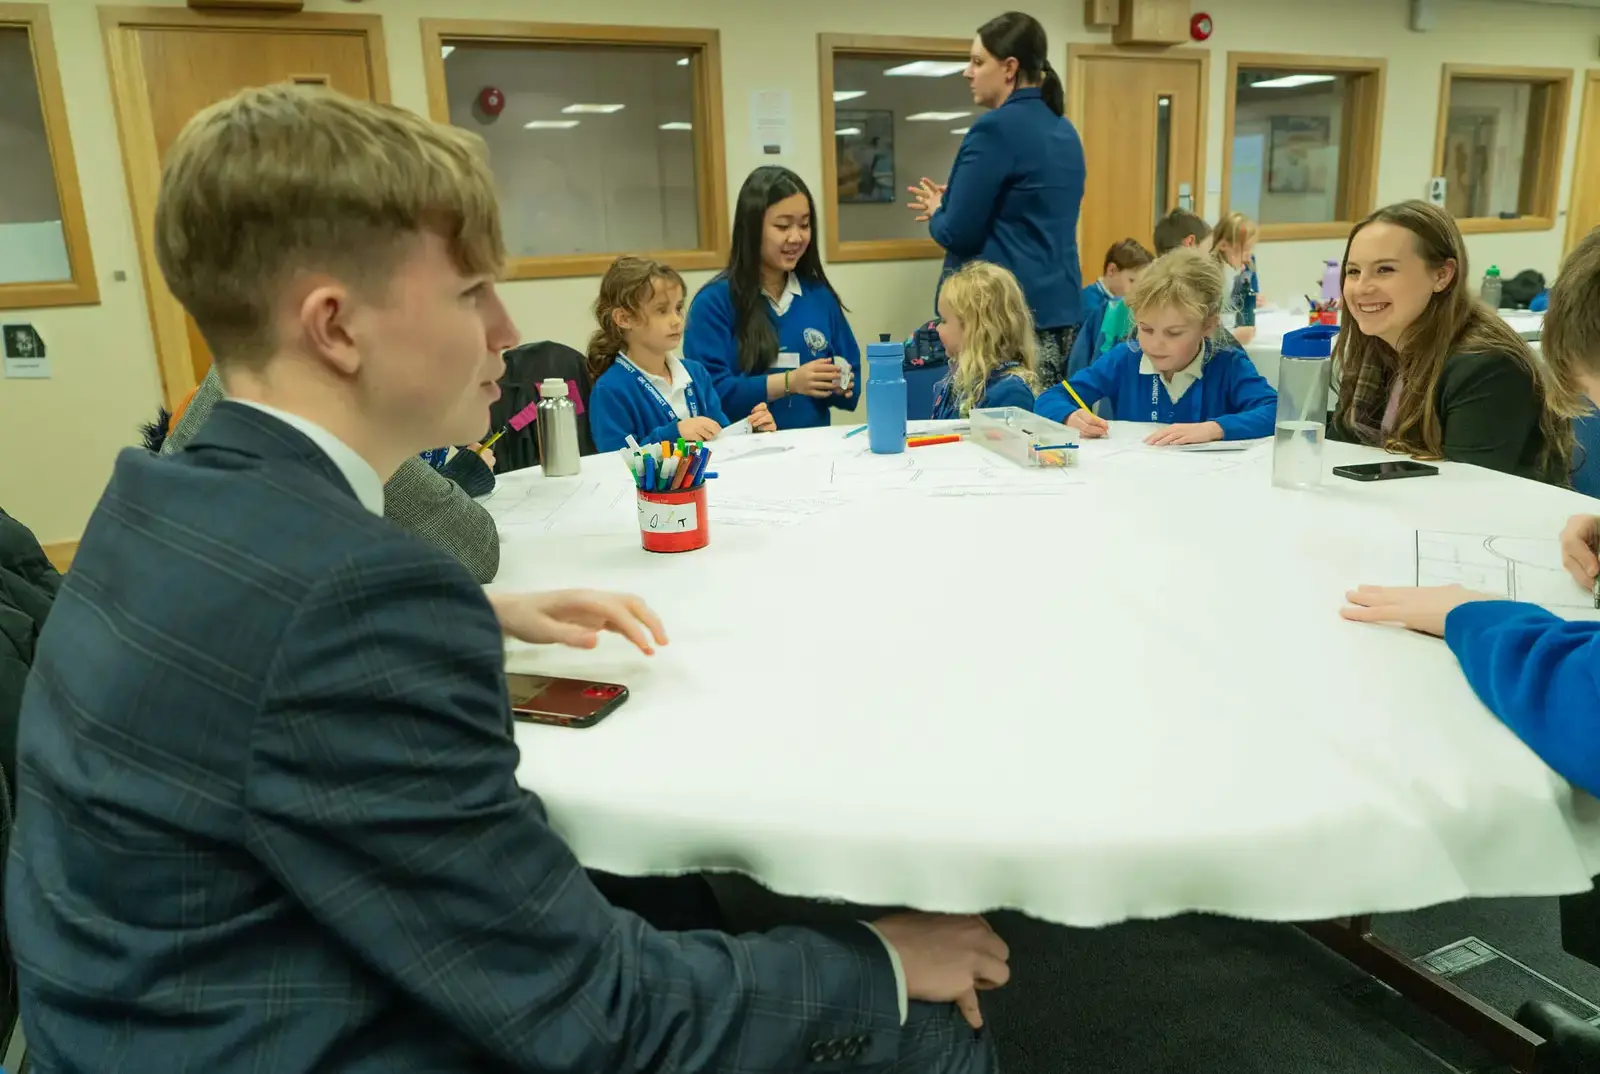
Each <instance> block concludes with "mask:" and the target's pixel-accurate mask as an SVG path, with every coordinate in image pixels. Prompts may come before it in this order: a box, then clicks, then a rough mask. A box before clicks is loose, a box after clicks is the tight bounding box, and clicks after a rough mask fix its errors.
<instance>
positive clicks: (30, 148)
mask: <svg viewBox="0 0 1600 1074" xmlns="http://www.w3.org/2000/svg"><path fill="white" fill-rule="evenodd" d="M0 161H4V162H5V166H4V167H0V284H6V283H48V282H51V281H54V280H70V279H71V278H72V268H71V266H70V265H69V264H68V262H67V240H66V232H65V231H64V230H63V229H62V227H61V202H60V199H59V198H58V197H57V195H56V173H55V168H54V167H53V166H52V165H51V163H50V136H49V134H48V132H47V131H46V130H45V126H44V109H43V108H41V107H40V106H39V83H38V80H37V78H36V77H35V75H34V70H33V49H32V47H31V46H30V43H29V41H28V31H27V29H26V28H25V27H21V26H8V27H3V28H0Z"/></svg>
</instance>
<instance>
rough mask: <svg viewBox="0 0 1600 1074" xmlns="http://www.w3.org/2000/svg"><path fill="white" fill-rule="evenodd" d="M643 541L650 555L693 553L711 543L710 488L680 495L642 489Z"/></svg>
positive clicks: (640, 526) (641, 521)
mask: <svg viewBox="0 0 1600 1074" xmlns="http://www.w3.org/2000/svg"><path fill="white" fill-rule="evenodd" d="M638 502H639V540H640V541H641V542H642V543H643V544H644V550H645V551H646V552H693V551H694V550H695V549H696V548H704V547H705V546H706V545H707V544H708V543H710V541H711V519H710V518H709V517H708V516H707V514H706V487H705V485H701V486H700V487H699V488H697V489H684V490H680V491H677V492H646V491H645V490H644V489H640V490H639V501H638Z"/></svg>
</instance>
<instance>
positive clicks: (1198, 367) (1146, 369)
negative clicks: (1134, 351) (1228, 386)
mask: <svg viewBox="0 0 1600 1074" xmlns="http://www.w3.org/2000/svg"><path fill="white" fill-rule="evenodd" d="M1200 351H1201V353H1199V354H1197V355H1195V356H1194V361H1192V362H1190V363H1189V364H1188V365H1187V366H1185V367H1184V368H1183V369H1180V370H1178V371H1177V372H1176V373H1174V374H1172V379H1171V380H1170V381H1169V380H1167V379H1166V378H1165V377H1162V376H1161V371H1160V370H1159V369H1157V368H1156V367H1155V366H1154V365H1152V364H1150V358H1149V356H1148V355H1145V354H1140V355H1139V372H1141V373H1143V374H1144V375H1145V376H1156V377H1161V386H1162V387H1163V388H1165V389H1166V390H1167V398H1168V399H1171V400H1172V401H1173V402H1174V403H1176V402H1177V401H1178V400H1179V399H1182V398H1183V397H1184V395H1185V394H1187V393H1188V391H1189V389H1190V388H1192V387H1193V386H1194V384H1195V382H1196V381H1198V380H1199V379H1200V378H1201V377H1203V376H1205V374H1206V362H1205V347H1204V345H1202V346H1201V348H1200Z"/></svg>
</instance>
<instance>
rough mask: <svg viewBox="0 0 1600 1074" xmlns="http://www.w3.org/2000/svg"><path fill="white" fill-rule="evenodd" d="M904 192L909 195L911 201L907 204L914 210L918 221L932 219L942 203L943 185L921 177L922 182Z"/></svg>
mask: <svg viewBox="0 0 1600 1074" xmlns="http://www.w3.org/2000/svg"><path fill="white" fill-rule="evenodd" d="M906 190H907V191H908V192H909V193H910V194H911V200H910V201H909V202H908V203H907V204H908V205H909V207H910V208H912V209H914V210H916V213H917V219H918V220H919V221H922V220H927V219H929V218H930V217H932V216H933V214H934V213H936V212H938V211H939V206H940V205H941V204H942V203H943V202H944V190H945V185H944V184H943V183H936V182H934V181H933V180H932V179H929V178H928V177H927V176H926V175H924V176H923V177H922V182H920V183H918V184H917V185H916V186H908V187H906Z"/></svg>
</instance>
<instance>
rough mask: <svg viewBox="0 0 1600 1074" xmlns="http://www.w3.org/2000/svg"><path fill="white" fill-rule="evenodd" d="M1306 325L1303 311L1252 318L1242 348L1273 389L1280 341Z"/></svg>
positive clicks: (1514, 321) (1521, 313)
mask: <svg viewBox="0 0 1600 1074" xmlns="http://www.w3.org/2000/svg"><path fill="white" fill-rule="evenodd" d="M1500 316H1502V317H1504V318H1505V319H1506V323H1507V324H1509V325H1511V327H1512V328H1514V329H1516V330H1517V331H1518V332H1521V333H1526V334H1531V333H1534V332H1537V331H1539V329H1540V328H1541V327H1543V325H1544V314H1542V313H1529V312H1528V311H1527V310H1501V311H1500ZM1306 323H1307V322H1306V314H1305V311H1304V310H1302V311H1301V312H1299V313H1290V312H1289V311H1288V310H1285V309H1274V310H1268V311H1266V312H1263V313H1258V314H1256V336H1255V338H1254V339H1253V340H1251V341H1250V342H1249V343H1248V344H1246V345H1245V352H1246V353H1247V354H1249V355H1250V361H1251V362H1252V363H1254V365H1255V367H1256V369H1257V370H1259V371H1260V373H1261V375H1262V376H1263V377H1265V378H1267V383H1269V384H1271V385H1272V386H1273V387H1274V388H1276V387H1277V386H1278V361H1279V359H1280V358H1282V357H1283V337H1284V336H1285V335H1286V334H1287V333H1289V332H1291V331H1293V330H1294V329H1296V328H1304V327H1306ZM1528 346H1530V347H1532V348H1533V352H1534V353H1535V354H1538V353H1539V341H1538V340H1530V341H1529V342H1528Z"/></svg>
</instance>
